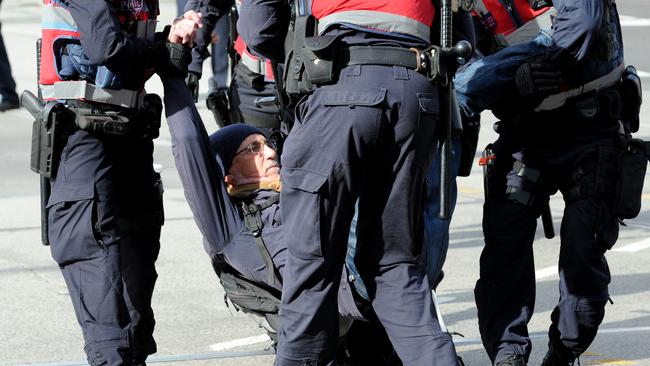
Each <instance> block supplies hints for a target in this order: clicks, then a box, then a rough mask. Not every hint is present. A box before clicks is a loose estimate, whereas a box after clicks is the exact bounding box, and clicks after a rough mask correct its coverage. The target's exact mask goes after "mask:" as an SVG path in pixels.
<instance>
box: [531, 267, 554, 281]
mask: <svg viewBox="0 0 650 366" xmlns="http://www.w3.org/2000/svg"><path fill="white" fill-rule="evenodd" d="M556 274H557V266H550V267H546V268H542V269H540V270H537V271H535V279H536V280H538V281H539V280H541V279H542V278H546V277H551V276H554V275H556Z"/></svg>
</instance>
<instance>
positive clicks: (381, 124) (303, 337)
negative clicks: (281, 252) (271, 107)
mask: <svg viewBox="0 0 650 366" xmlns="http://www.w3.org/2000/svg"><path fill="white" fill-rule="evenodd" d="M437 98H438V95H437V93H436V90H435V88H434V87H433V85H431V84H430V83H429V82H428V81H427V80H426V79H425V78H424V77H422V76H421V75H419V74H417V73H415V72H413V71H410V70H407V69H405V68H402V67H382V66H366V65H364V66H363V67H361V66H352V67H347V68H345V69H344V70H343V71H342V72H341V75H340V78H339V80H338V83H337V84H336V85H330V86H322V87H320V88H318V89H317V90H316V91H315V92H314V94H313V95H311V96H310V97H309V98H308V99H307V100H306V101H305V102H304V103H303V104H301V105H299V106H298V107H297V112H296V116H297V118H298V121H297V122H296V124H295V125H294V128H293V130H292V131H291V134H290V136H289V139H288V140H287V142H286V144H285V150H284V154H283V157H282V158H283V171H282V182H283V189H282V215H283V220H284V225H286V226H287V232H288V233H290V235H287V240H288V249H289V253H290V255H289V257H288V259H287V265H286V267H285V276H284V278H285V280H284V281H285V282H284V287H283V294H282V310H281V315H282V320H281V328H280V333H279V337H280V342H279V346H278V353H277V357H276V364H277V365H321V364H328V363H330V362H331V361H332V360H333V356H334V352H335V347H336V339H337V336H338V334H337V331H338V329H337V328H338V327H337V306H336V292H337V289H338V283H339V281H340V278H341V270H342V265H343V261H344V257H345V249H346V247H347V241H348V232H349V226H350V221H351V220H352V216H353V214H354V204H355V201H356V197H359V227H358V238H359V243H360V245H361V248H359V249H360V250H362V251H363V252H364V253H366V254H363V256H364V258H365V260H364V263H363V264H362V265H361V267H363V268H360V270H361V272H362V276H363V277H364V279H365V278H370V281H371V282H372V286H371V287H372V289H371V290H370V291H371V298H373V307H374V309H375V312H376V313H377V315H378V317H379V319H380V320H381V321H382V323H383V325H384V327H385V328H386V330H387V332H388V334H389V337H390V339H391V341H392V343H393V345H394V346H395V349H396V351H397V353H398V354H399V355H400V358H402V360H403V362H404V364H405V365H456V364H457V360H456V355H455V350H454V347H453V343H452V342H451V337H450V336H449V335H447V334H441V332H440V327H439V325H438V324H437V322H436V320H435V316H434V314H433V310H432V308H433V306H432V301H431V296H430V294H429V286H428V283H427V282H426V277H425V276H424V275H423V273H422V269H421V268H420V267H418V265H417V263H416V257H417V253H419V250H420V247H419V243H420V240H421V237H422V231H421V214H422V211H421V207H422V200H423V197H422V187H423V185H422V184H423V180H424V174H425V170H426V169H427V168H428V166H429V162H430V159H431V153H432V142H433V141H434V129H435V124H436V117H435V116H436V115H437V113H438V107H437V100H438V99H437ZM364 243H366V244H364ZM416 243H417V244H416ZM364 245H365V247H364ZM310 362H311V363H310Z"/></svg>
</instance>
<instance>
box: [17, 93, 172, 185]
mask: <svg viewBox="0 0 650 366" xmlns="http://www.w3.org/2000/svg"><path fill="white" fill-rule="evenodd" d="M21 105H22V106H23V107H25V108H26V109H27V110H28V111H29V112H30V113H31V114H32V116H33V117H34V123H33V128H32V149H31V169H32V170H33V171H35V172H37V173H39V174H40V175H42V176H43V177H45V178H53V177H56V172H57V168H58V164H59V160H60V157H61V152H62V150H63V147H64V146H65V144H66V141H67V138H68V136H70V135H71V134H73V133H74V132H75V131H77V130H84V131H87V132H89V133H91V134H93V135H98V136H116V137H124V138H138V139H147V140H150V139H154V138H156V137H158V134H159V129H160V118H161V114H162V100H161V99H160V97H159V96H158V95H156V94H147V95H145V96H144V98H143V103H142V106H141V107H140V108H138V109H134V108H119V107H115V106H111V105H105V104H96V103H89V102H84V101H78V100H68V101H66V104H63V103H59V102H54V101H51V102H47V103H45V104H44V103H43V102H42V101H41V100H40V99H38V98H37V97H36V96H34V95H33V94H32V93H30V92H28V91H26V92H24V93H23V94H22V96H21Z"/></svg>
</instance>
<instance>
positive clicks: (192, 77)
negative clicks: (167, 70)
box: [185, 71, 201, 103]
mask: <svg viewBox="0 0 650 366" xmlns="http://www.w3.org/2000/svg"><path fill="white" fill-rule="evenodd" d="M199 79H201V75H199V74H197V73H195V72H192V71H189V72H188V73H187V78H186V79H185V82H186V83H187V87H188V88H190V91H191V92H192V98H193V99H194V103H196V102H198V101H199Z"/></svg>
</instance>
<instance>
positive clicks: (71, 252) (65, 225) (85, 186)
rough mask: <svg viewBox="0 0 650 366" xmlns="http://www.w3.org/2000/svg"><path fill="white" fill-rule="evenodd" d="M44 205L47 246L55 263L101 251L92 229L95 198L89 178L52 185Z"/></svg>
mask: <svg viewBox="0 0 650 366" xmlns="http://www.w3.org/2000/svg"><path fill="white" fill-rule="evenodd" d="M48 209H49V215H48V224H49V229H48V236H49V240H50V247H51V248H50V249H51V251H52V257H53V258H54V260H55V261H56V262H57V263H58V264H59V266H65V265H67V264H71V263H74V262H78V261H82V260H88V259H93V258H96V257H99V256H101V255H102V246H101V244H100V242H98V240H97V239H96V234H95V230H94V220H95V215H96V213H95V211H96V202H95V192H94V185H93V183H92V182H88V183H80V184H69V183H68V184H61V185H60V186H58V187H54V188H53V190H52V195H51V196H50V200H49V202H48Z"/></svg>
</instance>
